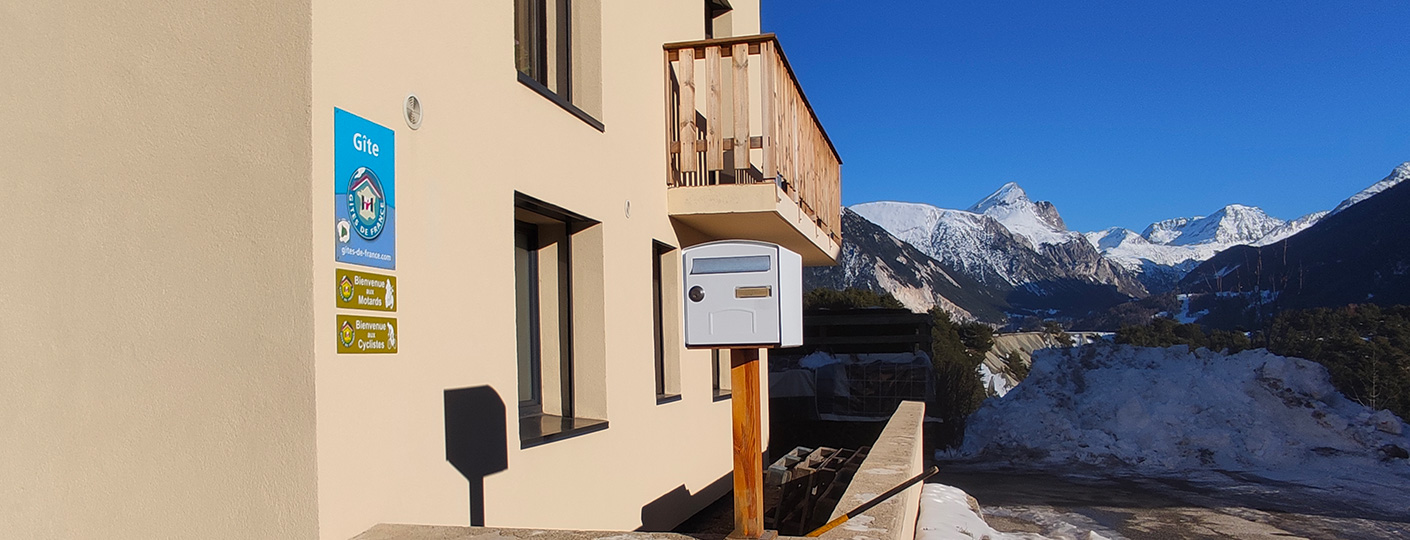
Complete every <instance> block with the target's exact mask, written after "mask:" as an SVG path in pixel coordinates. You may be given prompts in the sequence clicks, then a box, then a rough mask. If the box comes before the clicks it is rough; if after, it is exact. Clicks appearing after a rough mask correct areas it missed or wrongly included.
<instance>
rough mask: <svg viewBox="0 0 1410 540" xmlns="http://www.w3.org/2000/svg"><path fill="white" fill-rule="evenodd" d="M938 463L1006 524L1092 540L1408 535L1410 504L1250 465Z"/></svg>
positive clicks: (1316, 539)
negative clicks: (1129, 467) (1143, 472)
mask: <svg viewBox="0 0 1410 540" xmlns="http://www.w3.org/2000/svg"><path fill="white" fill-rule="evenodd" d="M939 465H940V473H939V474H938V475H937V476H936V477H934V478H932V479H931V481H934V482H940V483H943V484H948V485H952V486H955V487H958V488H960V489H963V490H965V491H966V492H968V493H969V494H970V495H972V496H974V498H976V499H978V500H979V503H980V505H981V507H982V508H983V509H984V512H985V518H986V519H988V520H989V522H990V525H991V526H993V527H994V528H995V529H998V530H1000V531H1003V532H1015V533H1018V532H1027V533H1037V534H1042V535H1044V536H1047V537H1051V538H1072V539H1076V540H1086V538H1087V537H1088V535H1087V531H1092V532H1096V533H1098V534H1100V535H1102V536H1104V537H1106V538H1110V539H1112V540H1117V539H1120V538H1129V539H1132V540H1144V539H1151V540H1167V539H1168V540H1185V539H1199V540H1203V539H1215V538H1221V539H1222V538H1240V539H1269V540H1272V539H1277V540H1289V539H1297V538H1305V539H1311V540H1320V539H1378V538H1386V539H1410V509H1407V511H1406V512H1399V513H1398V514H1397V513H1394V512H1387V511H1385V510H1384V509H1382V510H1375V509H1371V508H1370V506H1369V505H1367V504H1364V502H1365V501H1359V502H1358V501H1356V500H1355V498H1356V497H1355V496H1354V494H1352V495H1350V496H1348V494H1346V493H1330V492H1327V491H1326V490H1320V489H1317V488H1314V487H1309V486H1303V485H1297V484H1292V483H1287V482H1279V481H1275V480H1270V479H1267V478H1259V477H1256V476H1253V475H1248V474H1240V473H1229V472H1222V473H1221V472H1211V473H1210V474H1208V475H1203V476H1202V477H1201V478H1200V479H1198V480H1191V479H1180V478H1147V477H1137V476H1129V475H1119V474H1114V473H1112V472H1111V471H1105V470H1100V469H1089V470H1068V471H1063V472H1062V473H1061V474H1054V473H1052V472H1049V471H1030V470H1019V469H1012V468H995V467H992V466H987V465H984V464H973V463H943V462H942V463H939ZM1368 481H1374V480H1373V479H1368Z"/></svg>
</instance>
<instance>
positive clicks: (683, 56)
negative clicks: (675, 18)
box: [676, 49, 700, 183]
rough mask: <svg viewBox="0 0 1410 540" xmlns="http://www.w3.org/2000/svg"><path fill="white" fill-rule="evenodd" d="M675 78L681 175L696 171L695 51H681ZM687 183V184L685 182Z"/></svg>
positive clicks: (697, 136)
mask: <svg viewBox="0 0 1410 540" xmlns="http://www.w3.org/2000/svg"><path fill="white" fill-rule="evenodd" d="M676 78H677V79H678V80H680V85H681V91H680V124H681V125H680V132H681V133H680V137H681V138H680V141H681V158H680V170H681V174H692V173H694V172H695V170H696V159H697V158H696V156H695V140H696V139H698V138H700V136H699V135H698V134H697V133H698V130H697V129H696V127H695V49H681V51H680V61H679V62H677V63H676ZM687 183H689V182H687Z"/></svg>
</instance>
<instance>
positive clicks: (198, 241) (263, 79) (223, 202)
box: [0, 0, 841, 538]
mask: <svg viewBox="0 0 1410 540" xmlns="http://www.w3.org/2000/svg"><path fill="white" fill-rule="evenodd" d="M0 28H3V29H4V31H3V32H0V35H3V37H0V49H4V50H6V51H7V54H6V55H3V56H0V72H3V73H4V74H5V77H3V79H4V81H3V82H0V121H3V123H4V125H6V126H7V127H8V129H6V130H5V132H4V134H3V135H0V145H2V146H3V147H4V148H5V149H6V151H5V154H4V155H5V156H7V158H8V159H7V160H6V162H7V163H6V165H5V166H4V167H3V169H0V186H3V188H4V190H5V191H6V192H7V193H6V198H7V200H9V201H10V204H9V205H8V207H9V208H10V210H9V211H8V216H9V217H10V218H11V222H10V230H11V234H8V235H6V236H5V239H4V240H0V246H3V247H4V248H5V251H6V253H7V256H5V257H3V258H0V260H3V262H0V270H3V273H4V274H5V275H6V276H8V277H9V279H7V280H5V282H4V284H3V285H0V306H3V307H4V309H3V315H0V340H3V341H5V342H6V346H5V347H4V350H5V351H6V352H5V353H4V354H3V357H4V361H3V364H4V365H5V368H6V372H7V374H6V376H5V377H3V378H0V425H3V426H4V427H5V430H4V433H5V434H6V441H5V442H3V443H0V478H3V479H5V481H3V482H0V530H4V531H6V533H5V535H6V536H11V535H13V537H16V538H82V537H95V536H102V537H108V538H167V537H199V538H314V537H318V538H349V537H352V536H354V535H356V534H358V533H359V532H361V531H363V530H366V529H367V528H369V527H371V526H372V525H374V524H376V523H382V522H394V523H425V524H470V523H472V522H474V523H483V524H486V525H492V526H503V527H540V528H577V529H618V530H621V529H636V528H639V527H647V528H654V527H669V526H670V525H673V524H674V523H676V522H678V521H679V520H680V519H683V518H684V517H687V516H689V515H690V514H691V513H693V512H694V511H696V510H698V509H699V508H700V507H701V506H703V505H704V504H706V503H708V502H709V501H710V500H712V499H713V498H715V497H718V496H719V495H720V494H722V493H724V491H726V490H728V474H729V471H730V467H731V441H730V403H729V401H728V397H727V395H728V389H727V386H728V381H727V379H728V373H727V372H728V366H727V365H726V366H724V369H720V367H719V360H718V359H717V358H715V357H714V356H713V355H712V354H711V352H710V351H703V350H686V349H684V347H683V346H682V343H681V336H680V324H681V322H680V309H681V300H680V296H681V291H680V274H681V268H680V263H679V250H680V248H682V247H686V246H689V245H693V244H697V243H700V242H705V241H710V240H717V239H725V238H744V239H755V240H764V241H771V242H776V243H780V244H782V245H785V246H787V247H789V248H790V249H793V250H794V251H797V252H799V253H802V254H803V256H804V260H805V264H831V263H832V262H833V261H834V260H835V258H836V256H837V253H838V249H839V244H840V241H841V239H840V237H839V236H838V234H839V233H840V230H839V229H838V225H839V221H838V212H839V211H840V207H839V200H840V198H839V195H840V191H839V190H840V173H839V169H840V164H841V161H840V159H839V158H838V157H837V152H836V150H835V149H834V148H833V147H832V144H831V142H830V141H828V140H827V136H826V134H825V132H824V131H823V130H822V127H821V124H819V123H818V121H817V119H816V117H815V115H814V114H813V112H812V110H811V108H810V107H809V106H808V105H807V101H806V99H805V98H804V97H803V94H802V92H801V89H800V86H799V85H798V83H797V80H796V79H795V78H794V76H793V73H792V71H791V69H790V68H789V67H788V64H787V60H786V57H784V56H783V54H782V50H781V48H780V47H779V44H778V42H777V40H775V39H773V38H772V37H771V36H769V35H767V34H762V35H761V34H760V28H759V6H758V4H757V2H756V1H755V0H731V1H729V2H724V1H721V0H709V1H702V0H689V1H687V0H670V1H658V0H622V1H614V2H604V1H601V0H571V1H570V0H537V1H533V0H519V1H515V0H499V1H481V2H449V3H447V2H371V1H353V2H343V1H340V2H332V1H327V0H312V1H305V2H297V1H294V2H249V3H240V4H218V5H204V4H193V3H185V2H165V1H151V2H141V3H129V4H97V3H95V4H92V5H84V6H78V5H72V4H68V3H30V4H23V5H20V4H11V5H6V6H4V7H0ZM707 37H709V38H713V39H712V40H707V39H706V38H707ZM682 156H685V159H683V158H682ZM721 376H723V378H724V379H726V380H725V381H723V382H720V381H719V379H720V378H722V377H721ZM722 387H724V388H722ZM764 402H765V403H767V400H766V399H765V401H764ZM765 414H767V412H765Z"/></svg>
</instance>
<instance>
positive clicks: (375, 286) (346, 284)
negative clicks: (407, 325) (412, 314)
mask: <svg viewBox="0 0 1410 540" xmlns="http://www.w3.org/2000/svg"><path fill="white" fill-rule="evenodd" d="M338 307H340V308H344V309H370V310H372V311H396V310H397V278H396V277H393V276H386V275H382V274H373V273H371V272H359V271H357V270H344V269H342V268H339V269H338Z"/></svg>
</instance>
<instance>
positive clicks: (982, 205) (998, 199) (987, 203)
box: [969, 182, 1033, 214]
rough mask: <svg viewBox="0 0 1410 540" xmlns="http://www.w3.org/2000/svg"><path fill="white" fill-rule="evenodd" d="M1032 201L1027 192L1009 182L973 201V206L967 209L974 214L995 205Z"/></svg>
mask: <svg viewBox="0 0 1410 540" xmlns="http://www.w3.org/2000/svg"><path fill="white" fill-rule="evenodd" d="M1032 202H1033V201H1031V200H1029V199H1028V192H1026V191H1023V188H1022V187H1019V185H1018V184H1017V183H1014V182H1009V183H1007V184H1004V185H1003V186H1002V187H1000V188H999V189H998V191H995V192H993V193H991V194H989V196H988V197H985V198H984V199H983V200H981V201H979V202H977V203H974V206H971V207H969V211H970V212H974V213H976V214H983V213H986V212H987V211H988V210H989V209H991V208H994V207H996V206H1013V205H1017V204H1022V203H1030V204H1031V203H1032Z"/></svg>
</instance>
